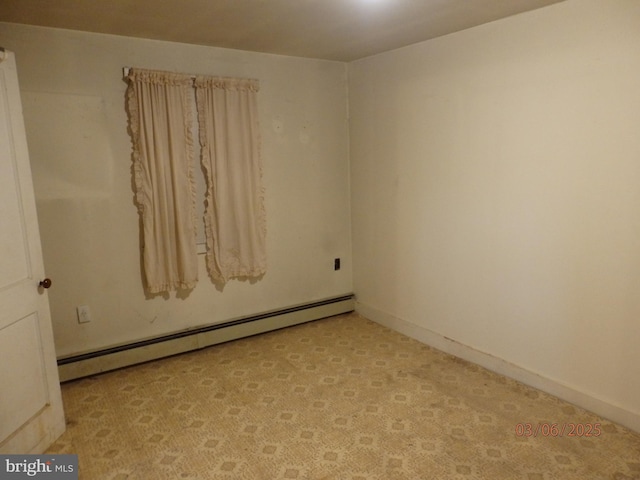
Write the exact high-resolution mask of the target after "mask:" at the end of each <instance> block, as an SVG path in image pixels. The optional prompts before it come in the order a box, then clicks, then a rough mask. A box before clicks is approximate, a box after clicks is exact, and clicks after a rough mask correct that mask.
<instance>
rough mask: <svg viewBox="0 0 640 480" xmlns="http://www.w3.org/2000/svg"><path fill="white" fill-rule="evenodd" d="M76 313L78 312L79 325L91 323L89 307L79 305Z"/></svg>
mask: <svg viewBox="0 0 640 480" xmlns="http://www.w3.org/2000/svg"><path fill="white" fill-rule="evenodd" d="M76 311H77V312H78V323H89V322H90V321H91V310H89V305H78V306H77V307H76Z"/></svg>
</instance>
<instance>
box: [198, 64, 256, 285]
mask: <svg viewBox="0 0 640 480" xmlns="http://www.w3.org/2000/svg"><path fill="white" fill-rule="evenodd" d="M195 87H196V105H197V110H198V124H199V126H200V146H201V147H202V166H203V168H204V171H205V176H206V180H207V194H206V206H205V215H204V216H205V233H206V238H207V268H208V270H209V274H210V275H211V276H212V277H213V279H214V280H215V281H218V282H222V283H224V282H226V281H227V280H228V279H230V278H233V277H259V276H261V275H263V274H264V273H265V271H266V252H265V236H266V225H265V212H264V192H263V187H262V164H261V160H260V132H259V125H258V103H257V92H258V88H259V87H258V82H257V81H256V80H243V79H233V78H216V77H200V76H199V77H196V80H195Z"/></svg>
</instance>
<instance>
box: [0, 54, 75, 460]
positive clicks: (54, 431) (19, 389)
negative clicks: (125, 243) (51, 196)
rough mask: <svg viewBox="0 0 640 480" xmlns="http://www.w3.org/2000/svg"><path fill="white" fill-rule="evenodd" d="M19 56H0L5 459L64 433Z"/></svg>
mask: <svg viewBox="0 0 640 480" xmlns="http://www.w3.org/2000/svg"><path fill="white" fill-rule="evenodd" d="M43 279H44V265H43V262H42V250H41V247H40V233H39V231H38V218H37V216H36V206H35V199H34V194H33V185H32V182H31V168H30V165H29V153H28V151H27V140H26V135H25V130H24V122H23V119H22V106H21V103H20V90H19V88H18V75H17V73H16V62H15V58H14V54H13V53H11V52H7V51H4V50H3V49H0V453H3V454H6V453H16V454H29V453H42V452H44V450H45V449H46V448H47V447H48V446H49V445H51V443H53V442H54V441H55V440H56V438H58V437H59V436H60V435H61V434H62V432H64V429H65V425H64V413H63V411H62V398H61V396H60V383H59V380H58V369H57V365H56V356H55V349H54V345H53V332H52V329H51V315H50V313H49V300H48V298H47V291H46V289H44V288H43V287H42V286H40V285H39V284H40V282H41V281H42V280H43Z"/></svg>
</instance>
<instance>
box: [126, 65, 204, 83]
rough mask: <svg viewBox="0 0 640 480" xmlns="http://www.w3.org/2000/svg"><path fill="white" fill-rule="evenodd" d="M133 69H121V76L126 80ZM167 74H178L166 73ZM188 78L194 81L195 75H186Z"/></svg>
mask: <svg viewBox="0 0 640 480" xmlns="http://www.w3.org/2000/svg"><path fill="white" fill-rule="evenodd" d="M132 68H133V67H122V75H123V76H124V77H125V78H127V77H128V76H129V73H130V72H131V70H132ZM167 73H178V72H167ZM188 76H189V77H191V80H195V78H196V75H188Z"/></svg>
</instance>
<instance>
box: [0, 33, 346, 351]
mask: <svg viewBox="0 0 640 480" xmlns="http://www.w3.org/2000/svg"><path fill="white" fill-rule="evenodd" d="M0 44H1V45H2V46H3V47H5V48H7V49H9V50H13V51H14V52H15V53H16V59H17V63H18V74H19V78H20V82H21V90H22V100H23V107H24V113H25V123H26V128H27V137H28V141H29V149H30V153H31V160H32V165H33V175H34V183H35V191H36V197H37V206H38V215H39V220H40V226H41V234H42V242H43V250H44V257H45V266H46V268H47V274H48V275H49V276H51V278H52V279H53V287H52V288H51V290H50V293H49V295H50V300H51V309H52V316H53V322H54V330H55V340H56V347H57V352H58V355H66V354H71V353H77V352H81V351H85V350H88V349H93V348H98V347H103V346H107V345H111V344H114V343H119V342H125V341H132V340H139V339H141V338H145V337H150V336H154V335H159V334H163V333H167V332H173V331H176V330H182V329H185V328H189V327H194V326H198V325H203V324H208V323H216V322H222V321H226V320H229V319H232V318H235V317H238V316H242V315H250V314H254V313H258V312H262V311H266V310H271V309H276V308H281V307H288V306H291V305H297V304H300V303H305V302H310V301H314V300H319V299H324V298H327V297H332V296H337V295H342V294H346V293H349V292H351V291H352V281H351V260H350V255H351V246H350V229H349V225H350V212H349V185H348V181H349V172H348V136H347V135H348V128H347V110H346V108H347V99H346V94H347V89H346V87H347V78H346V65H345V64H343V63H338V62H327V61H317V60H305V59H298V58H290V57H282V56H275V55H264V54H256V53H247V52H239V51H232V50H224V49H216V48H205V47H198V46H190V45H182V44H175V43H166V42H157V41H146V40H139V39H131V38H122V37H115V36H106V35H95V34H87V33H80V32H71V31H65V30H56V29H48V28H35V27H27V26H20V25H10V24H0ZM124 66H137V67H146V68H156V69H164V70H172V71H180V72H186V73H202V74H212V75H223V76H241V77H251V78H257V79H259V80H260V82H261V91H260V93H259V108H260V115H261V123H262V132H261V133H262V140H263V156H264V164H265V168H264V181H265V189H266V208H267V229H268V237H267V244H268V245H267V248H268V262H269V267H268V273H267V275H266V276H265V277H264V278H263V279H262V280H260V281H258V282H255V283H253V284H252V283H248V282H241V281H231V282H230V283H229V284H228V285H227V286H226V287H225V289H224V291H222V292H221V291H218V290H216V288H215V287H214V286H213V284H212V283H211V282H210V280H209V279H208V276H207V274H206V271H205V269H204V259H203V257H202V256H201V257H200V265H201V271H200V282H199V284H198V286H197V287H196V288H195V289H194V290H193V291H192V292H191V293H190V294H189V295H188V296H187V297H186V298H176V295H175V293H172V294H171V295H170V296H167V297H166V298H163V297H161V296H160V297H155V298H145V294H144V292H143V289H142V280H141V271H140V255H139V229H138V215H137V210H136V207H135V205H134V203H133V191H132V184H131V143H130V138H129V136H128V134H127V117H126V115H125V110H124V98H125V97H124V94H125V88H126V84H125V82H124V81H123V80H122V67H124ZM335 257H341V258H342V264H343V268H342V269H341V270H340V271H338V272H335V271H334V270H333V259H334V258H335ZM81 304H86V305H89V307H90V309H91V312H92V315H93V322H92V323H89V324H83V325H79V324H78V323H77V319H76V311H75V308H76V306H77V305H81Z"/></svg>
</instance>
